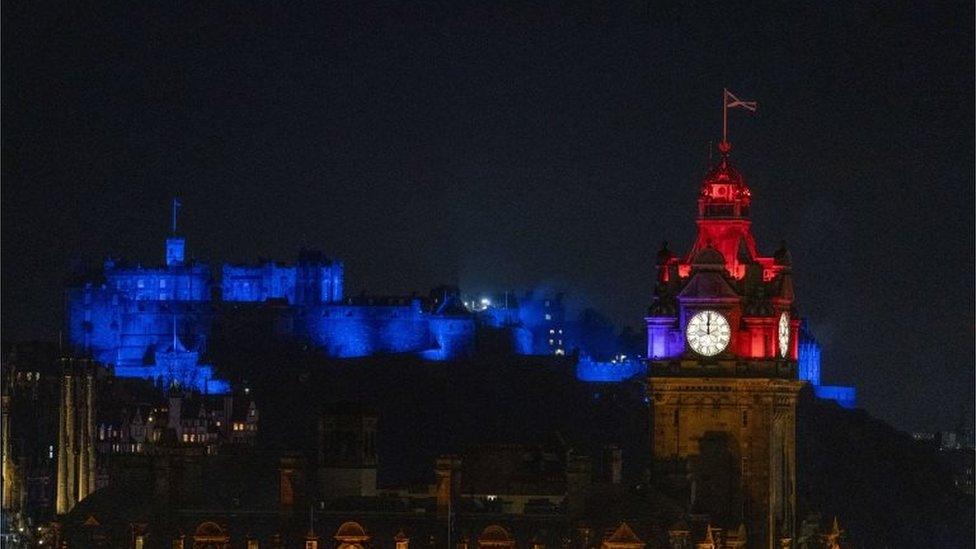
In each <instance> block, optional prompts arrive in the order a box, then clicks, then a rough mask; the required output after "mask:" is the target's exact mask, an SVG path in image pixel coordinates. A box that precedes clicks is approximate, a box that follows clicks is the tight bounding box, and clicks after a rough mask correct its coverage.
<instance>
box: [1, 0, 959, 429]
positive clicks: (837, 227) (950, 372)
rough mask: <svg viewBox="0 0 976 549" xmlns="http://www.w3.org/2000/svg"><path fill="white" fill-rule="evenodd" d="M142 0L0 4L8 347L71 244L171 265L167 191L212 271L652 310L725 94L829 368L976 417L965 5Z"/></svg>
mask: <svg viewBox="0 0 976 549" xmlns="http://www.w3.org/2000/svg"><path fill="white" fill-rule="evenodd" d="M148 4H150V5H149V6H144V7H141V8H133V7H126V8H124V9H118V8H99V9H85V8H82V7H80V6H73V5H72V6H66V5H61V4H51V5H42V4H41V3H37V2H19V1H16V2H4V4H3V12H2V20H3V27H2V46H3V51H2V62H3V68H2V101H3V118H2V140H3V157H2V172H3V174H2V175H3V182H2V183H3V184H2V272H3V274H2V330H3V338H4V340H6V341H12V340H22V339H38V338H44V339H52V340H53V339H55V338H56V337H57V333H58V329H59V326H60V323H61V318H62V310H61V296H62V294H61V288H62V287H63V284H64V281H65V280H66V278H67V276H68V274H69V273H70V272H71V270H72V268H73V266H75V265H97V264H98V263H99V262H100V261H101V259H102V258H103V257H104V256H105V255H106V254H109V253H111V254H118V255H123V256H126V257H129V258H132V259H135V260H140V261H143V262H145V263H147V264H157V263H161V262H162V259H163V244H162V241H163V238H164V236H165V234H166V231H167V228H168V223H169V200H170V197H172V196H173V195H175V194H179V196H181V198H182V202H183V205H184V207H183V211H182V215H181V219H182V221H181V232H183V233H184V234H185V235H186V236H187V238H188V250H189V253H191V254H192V255H194V256H196V257H197V258H200V259H206V260H208V261H210V262H212V263H217V262H222V261H225V260H234V261H245V260H255V259H257V258H258V257H270V258H275V259H280V260H293V259H294V257H295V255H296V253H297V250H298V249H299V248H300V247H303V246H305V247H314V248H320V249H323V250H325V251H327V252H329V253H331V254H334V255H336V256H338V257H340V258H342V259H343V260H344V261H345V263H346V267H347V292H348V293H356V292H358V291H360V290H361V289H365V290H368V291H369V292H370V293H374V294H390V293H392V294H407V293H410V292H411V291H414V290H417V291H420V292H426V291H427V290H428V289H429V288H431V287H433V286H435V285H437V284H439V283H456V284H459V285H460V286H461V288H462V289H463V290H465V291H468V292H479V291H491V290H494V291H503V290H507V289H513V288H527V287H540V286H544V287H554V288H555V287H562V288H565V289H567V290H569V291H570V292H571V295H572V297H573V299H574V301H575V302H577V303H585V304H589V305H592V306H594V307H596V308H597V309H599V310H601V311H603V312H604V313H606V314H607V315H608V316H610V317H611V318H612V319H614V321H616V322H617V323H618V324H620V325H624V324H629V325H631V326H634V327H635V328H636V327H640V326H641V324H642V317H643V315H644V313H645V311H646V307H647V305H648V304H649V303H650V299H651V292H652V284H653V260H654V254H655V252H656V251H657V249H658V248H659V247H660V243H661V241H662V240H669V241H671V243H672V248H674V249H678V250H681V251H684V250H686V249H687V248H688V246H689V245H690V244H691V242H692V240H693V238H694V234H695V226H694V216H695V198H696V195H697V192H698V189H699V185H700V182H701V177H702V176H703V174H704V172H705V169H706V167H707V162H708V149H709V142H712V143H714V142H715V141H717V140H718V139H719V138H720V133H721V95H722V88H723V87H725V86H727V87H728V88H729V89H730V90H732V91H734V92H735V93H736V94H737V95H738V96H739V97H740V98H741V99H745V100H755V101H758V102H759V112H758V113H757V115H755V116H752V115H749V114H748V113H746V112H744V111H734V112H731V113H730V127H731V130H730V132H731V140H732V142H733V143H734V146H735V151H734V153H733V158H734V160H735V162H736V163H737V165H738V166H739V168H740V169H741V170H742V171H743V172H744V174H745V175H746V177H747V181H748V182H749V185H750V187H751V188H752V192H753V199H754V203H753V204H754V205H753V219H754V232H755V235H756V237H757V240H758V243H759V246H760V250H761V251H762V252H763V253H765V254H769V253H771V252H772V250H774V249H775V247H776V246H777V245H778V243H779V241H780V240H785V241H786V242H787V244H788V245H789V247H790V249H791V251H792V253H793V258H794V265H795V273H796V280H797V293H798V298H799V309H800V312H801V314H802V315H803V316H806V317H808V318H809V321H810V323H811V325H812V327H813V330H814V332H815V333H816V335H817V337H818V339H819V340H820V341H821V343H822V344H823V347H824V366H823V367H824V382H825V383H835V384H853V385H856V386H857V389H858V392H859V395H858V396H859V399H860V402H861V404H863V406H864V407H866V408H867V410H868V411H869V412H871V413H872V414H875V415H877V416H879V417H881V418H883V419H885V420H888V421H890V422H891V423H893V424H894V425H896V426H897V427H899V428H903V429H935V428H949V427H953V426H954V425H955V424H956V423H957V422H958V421H959V419H960V418H961V417H964V418H965V419H966V420H967V421H971V418H972V413H973V412H972V410H973V385H974V383H973V379H974V370H973V364H974V358H973V357H974V343H973V342H974V337H976V333H974V327H976V319H974V299H973V293H974V289H973V280H974V246H976V244H974V231H976V229H974V216H973V206H974V122H973V121H974V84H973V82H974V68H973V67H974V50H973V43H974V33H973V20H974V13H973V7H972V3H971V2H959V5H958V6H955V7H953V6H949V5H948V3H942V2H939V3H935V2H919V3H917V5H915V6H907V5H904V4H903V3H897V2H888V3H880V4H879V5H869V4H868V3H856V2H837V3H836V5H833V6H831V7H829V8H828V7H826V6H825V5H824V4H825V3H821V2H811V3H798V2H781V3H778V4H777V5H775V6H774V7H767V8H763V9H760V8H755V7H749V6H745V5H740V6H737V5H734V4H733V3H730V2H715V3H711V4H708V3H698V4H697V5H696V6H695V7H694V8H691V7H683V8H662V7H659V6H657V5H656V4H657V3H651V5H647V4H629V5H627V4H624V3H614V5H613V6H612V7H607V6H591V5H589V4H588V3H586V4H581V5H579V6H576V7H565V8H554V7H512V6H498V5H484V6H480V7H473V6H472V5H471V4H466V5H465V7H464V8H459V7H458V6H456V5H455V3H454V2H447V3H444V4H443V5H440V6H436V5H424V6H419V5H414V4H412V3H411V4H407V5H402V6H399V7H389V6H387V7H366V6H363V5H360V3H351V4H349V5H346V6H345V7H335V6H333V7H322V6H319V7H317V8H315V9H270V8H268V9H265V8H264V7H257V6H255V5H250V4H258V3H243V2H241V3H232V4H231V5H230V6H227V7H222V8H218V7H215V6H213V5H211V4H212V3H206V5H196V6H194V5H190V4H186V3H173V4H174V5H170V3H148ZM201 4H203V3H201ZM881 4H885V5H881ZM889 4H890V5H889ZM929 4H931V5H929ZM936 4H938V5H936ZM963 414H965V415H963Z"/></svg>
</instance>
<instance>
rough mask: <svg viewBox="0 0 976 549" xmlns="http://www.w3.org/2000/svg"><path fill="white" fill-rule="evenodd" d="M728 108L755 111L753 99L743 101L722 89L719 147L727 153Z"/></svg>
mask: <svg viewBox="0 0 976 549" xmlns="http://www.w3.org/2000/svg"><path fill="white" fill-rule="evenodd" d="M729 109H745V110H747V111H749V112H756V102H755V101H743V100H741V99H739V98H738V97H736V96H735V95H733V94H732V92H730V91H729V90H728V88H726V89H723V90H722V143H721V145H719V148H720V149H721V150H722V152H723V153H727V152H728V151H729V149H730V147H729Z"/></svg>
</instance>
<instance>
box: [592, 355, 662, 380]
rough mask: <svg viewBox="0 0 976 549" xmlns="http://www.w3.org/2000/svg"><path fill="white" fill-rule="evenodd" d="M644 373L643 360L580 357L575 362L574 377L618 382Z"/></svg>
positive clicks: (645, 365) (645, 368) (645, 369)
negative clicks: (609, 359)
mask: <svg viewBox="0 0 976 549" xmlns="http://www.w3.org/2000/svg"><path fill="white" fill-rule="evenodd" d="M646 374H647V364H646V363H645V362H644V361H643V360H639V359H633V358H627V357H623V358H622V359H621V358H619V357H618V358H617V359H615V360H612V361H596V360H593V359H591V358H589V357H582V358H580V360H579V362H578V363H577V364H576V378H577V379H579V380H580V381H586V382H590V383H620V382H622V381H626V380H628V379H631V378H633V377H635V376H643V375H646Z"/></svg>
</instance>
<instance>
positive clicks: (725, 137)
mask: <svg viewBox="0 0 976 549" xmlns="http://www.w3.org/2000/svg"><path fill="white" fill-rule="evenodd" d="M728 145H729V90H728V88H722V148H727V147H728Z"/></svg>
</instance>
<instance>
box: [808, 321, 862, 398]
mask: <svg viewBox="0 0 976 549" xmlns="http://www.w3.org/2000/svg"><path fill="white" fill-rule="evenodd" d="M798 354H799V356H798V359H797V361H798V365H797V368H798V370H799V372H797V374H798V377H799V378H800V381H807V382H809V383H810V385H812V386H813V394H814V395H816V397H817V398H819V399H823V400H833V401H834V402H836V403H837V404H838V405H839V406H841V407H843V408H854V407H855V406H857V390H856V389H855V388H854V387H851V386H846V385H821V384H820V344H819V343H818V342H817V339H816V338H815V337H813V333H812V332H811V330H810V327H809V325H808V324H807V321H806V320H803V322H802V323H801V324H800V340H799V350H798Z"/></svg>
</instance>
